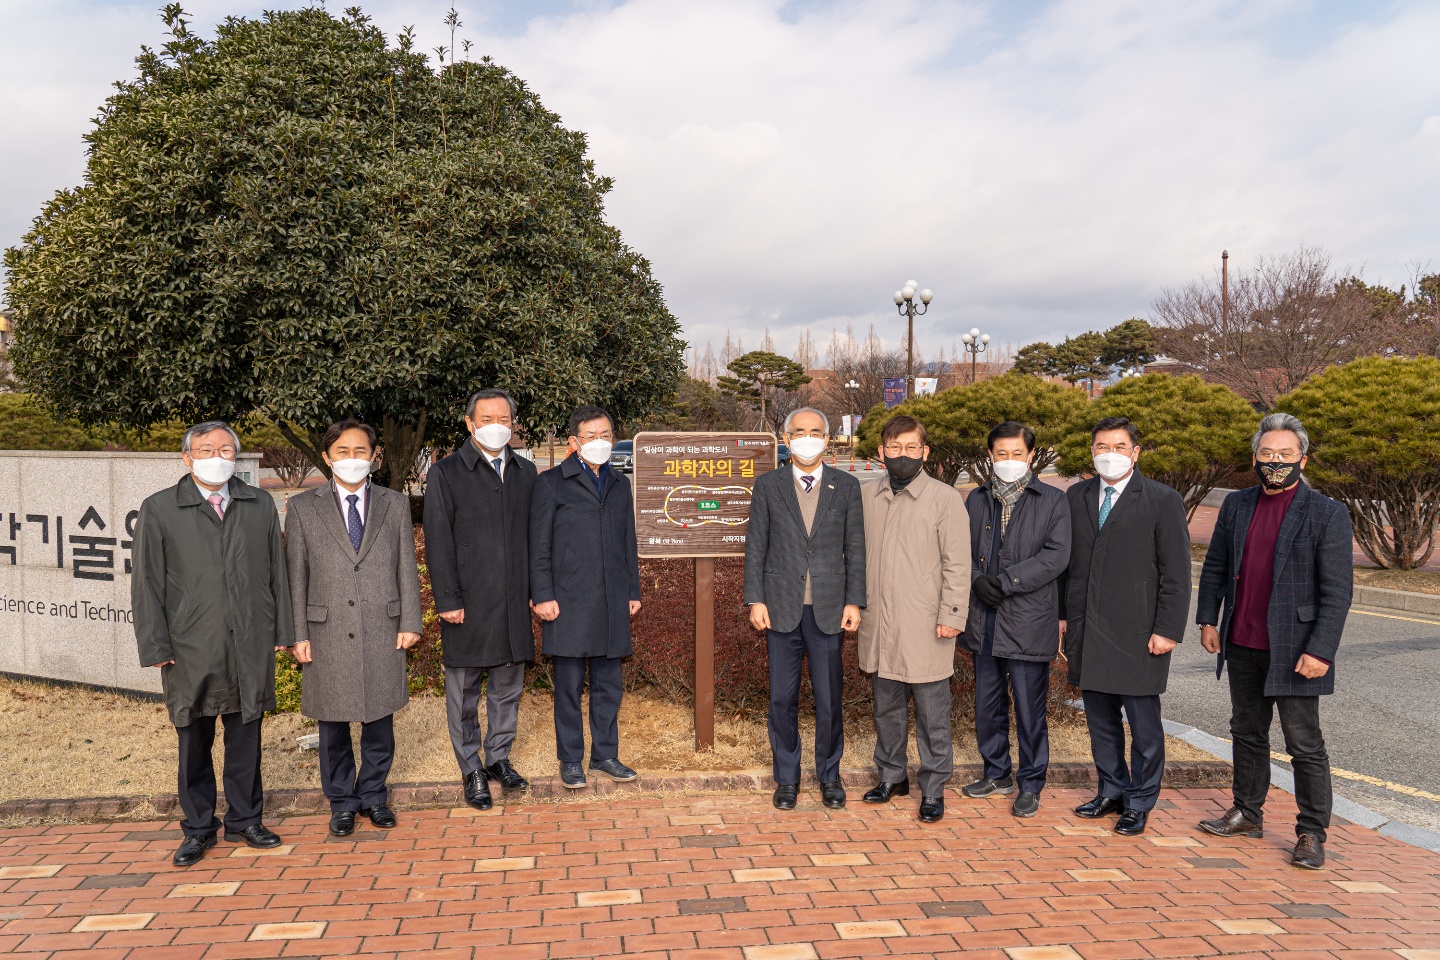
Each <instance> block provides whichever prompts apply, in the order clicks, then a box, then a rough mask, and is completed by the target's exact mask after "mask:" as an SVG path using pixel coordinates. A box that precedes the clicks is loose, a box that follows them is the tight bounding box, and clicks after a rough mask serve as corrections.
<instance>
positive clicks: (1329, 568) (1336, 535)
mask: <svg viewBox="0 0 1440 960" xmlns="http://www.w3.org/2000/svg"><path fill="white" fill-rule="evenodd" d="M1251 449H1252V451H1253V455H1254V456H1253V463H1254V467H1255V471H1256V472H1257V473H1258V474H1259V475H1260V486H1258V487H1250V488H1249V489H1246V490H1237V491H1236V492H1235V493H1232V494H1230V495H1229V496H1228V497H1226V498H1225V502H1224V503H1223V504H1221V506H1220V515H1219V517H1218V518H1217V519H1216V521H1215V534H1214V536H1213V537H1212V538H1211V540H1210V549H1209V550H1207V551H1206V552H1205V565H1204V568H1203V571H1202V572H1201V575H1200V599H1199V603H1198V604H1197V606H1196V613H1195V621H1196V623H1198V624H1200V642H1201V643H1202V644H1204V646H1205V649H1206V650H1208V651H1210V652H1211V653H1215V654H1219V658H1218V660H1217V663H1216V669H1215V675H1216V676H1217V677H1218V676H1219V675H1220V671H1221V670H1223V669H1224V668H1225V665H1226V664H1227V663H1228V664H1229V666H1230V735H1231V738H1232V739H1233V741H1234V744H1235V763H1234V771H1235V773H1234V798H1235V802H1234V805H1233V806H1232V807H1231V808H1230V810H1229V811H1228V812H1227V813H1225V814H1224V815H1223V816H1220V817H1217V818H1215V819H1214V820H1202V821H1201V822H1200V826H1201V828H1203V829H1204V830H1206V831H1207V832H1209V833H1212V834H1215V835H1216V836H1220V837H1260V836H1263V833H1264V822H1265V821H1264V813H1263V808H1264V805H1265V795H1266V793H1267V792H1269V789H1270V723H1271V720H1272V718H1273V717H1274V714H1275V712H1276V711H1277V710H1278V712H1279V714H1280V730H1281V732H1282V733H1283V734H1284V735H1285V749H1286V750H1287V751H1288V752H1289V753H1290V762H1291V765H1292V766H1293V767H1294V769H1295V802H1296V804H1297V805H1298V806H1299V808H1300V815H1299V819H1298V822H1297V824H1296V827H1295V833H1296V836H1297V842H1296V844H1295V850H1294V853H1293V854H1292V855H1291V859H1290V862H1291V863H1292V864H1294V865H1295V866H1297V867H1303V868H1306V869H1310V870H1318V869H1320V868H1321V867H1323V866H1324V865H1325V831H1326V828H1327V827H1329V826H1330V808H1331V786H1330V758H1329V754H1328V753H1327V752H1326V750H1325V738H1324V736H1323V735H1322V734H1321V732H1320V697H1321V696H1323V695H1325V694H1330V693H1334V692H1335V670H1334V667H1333V664H1334V661H1335V653H1336V651H1337V650H1338V649H1339V647H1340V635H1341V634H1342V633H1343V632H1344V630H1345V617H1346V615H1347V614H1348V612H1349V610H1350V595H1351V593H1352V592H1353V589H1354V559H1353V556H1352V554H1351V548H1350V542H1351V538H1352V535H1353V531H1352V529H1351V525H1350V514H1349V511H1347V510H1346V508H1345V506H1344V505H1343V504H1341V503H1339V502H1337V501H1335V500H1331V499H1330V498H1329V497H1326V496H1322V495H1321V494H1318V493H1316V492H1315V491H1314V490H1312V489H1311V488H1310V487H1309V486H1308V485H1307V484H1306V483H1305V482H1304V480H1303V479H1302V477H1301V471H1302V470H1304V468H1305V463H1306V461H1307V460H1308V456H1307V454H1308V453H1309V452H1310V437H1309V435H1308V434H1306V432H1305V428H1304V426H1302V425H1301V423H1300V421H1299V420H1297V419H1296V418H1294V417H1292V416H1290V415H1289V414H1288V413H1272V414H1270V415H1269V416H1268V417H1266V418H1265V419H1264V420H1261V421H1260V429H1259V430H1257V431H1256V432H1255V437H1254V439H1253V440H1252V441H1251ZM1222 605H1223V607H1224V615H1223V617H1222V616H1221V607H1222ZM1217 624H1218V627H1217Z"/></svg>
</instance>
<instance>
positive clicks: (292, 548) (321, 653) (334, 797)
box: [285, 420, 421, 837]
mask: <svg viewBox="0 0 1440 960" xmlns="http://www.w3.org/2000/svg"><path fill="white" fill-rule="evenodd" d="M322 446H323V450H324V453H323V456H324V458H325V462H326V463H327V464H328V465H329V466H330V470H331V473H332V479H331V482H330V483H327V484H325V486H323V487H318V488H316V489H315V490H313V491H309V492H307V493H303V494H299V495H297V496H294V497H291V498H290V506H289V510H288V516H287V518H286V521H285V560H286V565H287V566H288V568H289V570H290V598H291V603H292V605H293V607H292V612H293V616H294V621H295V659H296V660H298V661H299V662H300V664H301V670H302V676H303V679H302V687H301V698H300V711H301V712H302V713H304V714H305V716H307V717H311V718H312V719H314V720H316V721H318V722H319V725H320V784H321V786H322V787H323V788H324V791H325V796H326V798H327V799H329V801H330V833H331V834H333V835H334V836H337V837H344V836H348V835H350V834H351V833H354V832H355V815H356V814H357V813H358V814H360V815H362V816H364V817H367V818H368V819H369V820H370V822H371V823H372V824H374V825H375V826H377V827H380V828H382V829H389V828H390V827H393V826H395V814H394V813H393V812H392V811H391V809H390V807H389V806H388V805H387V803H386V801H387V799H388V791H387V788H386V784H385V781H386V776H387V775H388V774H389V772H390V764H391V762H392V761H393V760H394V757H395V730H394V715H395V713H396V712H397V711H399V710H400V709H401V708H402V707H404V706H405V704H406V703H408V702H409V700H410V692H409V685H408V683H407V681H406V671H405V651H406V650H408V649H410V648H411V647H412V646H414V645H415V643H416V642H417V641H419V639H420V629H421V624H420V579H419V573H418V571H417V569H416V565H415V526H414V524H413V523H412V522H411V520H410V499H409V498H408V497H406V496H405V495H404V494H402V493H399V492H397V491H395V490H389V489H387V488H385V487H380V486H376V485H375V484H372V483H371V482H370V470H371V468H372V467H373V466H374V457H375V453H376V450H375V431H374V429H373V428H371V427H370V426H369V425H367V424H364V423H361V422H359V421H358V420H341V421H340V422H339V423H336V424H333V425H331V427H330V429H329V430H327V431H326V432H325V438H324V440H323V441H322ZM352 723H358V724H360V762H359V765H358V770H357V765H356V762H355V745H354V743H353V741H352V739H351V733H350V724H352Z"/></svg>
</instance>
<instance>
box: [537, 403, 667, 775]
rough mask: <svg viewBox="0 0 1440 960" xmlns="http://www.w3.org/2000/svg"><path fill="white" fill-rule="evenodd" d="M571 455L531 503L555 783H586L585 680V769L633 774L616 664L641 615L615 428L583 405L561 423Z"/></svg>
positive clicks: (629, 507)
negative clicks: (624, 749)
mask: <svg viewBox="0 0 1440 960" xmlns="http://www.w3.org/2000/svg"><path fill="white" fill-rule="evenodd" d="M567 429H568V433H569V437H570V440H569V444H570V456H568V457H566V458H565V460H564V462H563V463H561V464H560V465H559V466H557V467H555V468H553V469H551V470H546V471H545V472H544V473H542V474H540V477H539V479H538V480H537V481H536V483H535V499H534V501H533V503H532V504H531V507H530V595H531V599H532V600H533V601H534V606H535V615H536V616H538V617H539V618H540V619H541V620H542V621H543V625H542V627H541V636H542V641H543V644H544V650H545V653H546V654H547V655H548V656H549V657H550V658H551V662H552V663H553V664H554V667H555V748H556V754H557V757H558V759H559V761H560V782H561V783H562V784H563V785H564V786H565V787H566V788H567V789H571V790H578V789H580V788H582V787H584V786H585V785H586V780H585V768H584V766H582V761H583V760H584V758H585V723H584V720H583V718H582V716H581V713H580V694H581V691H582V690H583V689H584V687H585V683H586V674H587V673H588V674H589V684H590V770H591V771H593V772H595V773H599V774H602V775H603V776H606V777H609V778H610V779H611V780H617V781H627V780H634V779H635V778H636V776H637V774H636V773H635V771H634V770H631V769H630V768H629V767H627V766H625V764H623V763H621V762H620V758H619V750H620V731H619V728H618V726H617V723H616V719H617V717H618V716H619V714H620V695H621V692H622V690H623V687H622V683H621V677H620V662H621V659H622V658H624V657H628V656H629V655H630V652H631V645H630V618H631V617H633V616H635V614H637V613H639V612H640V563H639V560H638V558H637V551H636V544H635V509H634V506H633V501H632V498H631V494H630V481H629V479H628V478H626V477H625V476H624V474H621V473H619V472H618V471H615V470H611V469H610V448H611V446H612V445H613V443H614V440H615V425H614V422H613V421H612V420H611V419H610V415H609V414H608V413H606V412H605V411H604V410H602V409H600V408H599V407H592V406H584V407H581V408H580V409H579V410H576V411H575V412H574V413H572V414H571V415H570V422H569V424H568V425H567Z"/></svg>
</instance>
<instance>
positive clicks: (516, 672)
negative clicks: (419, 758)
mask: <svg viewBox="0 0 1440 960" xmlns="http://www.w3.org/2000/svg"><path fill="white" fill-rule="evenodd" d="M487 674H488V679H487ZM482 686H483V687H484V689H485V728H486V729H485V739H484V741H483V745H484V750H485V762H484V763H483V764H482V763H481V762H480V750H481V745H482V741H481V739H480V713H479V711H480V689H481V687H482ZM524 692H525V664H523V663H506V664H502V665H499V666H494V667H446V668H445V718H446V721H447V722H448V723H449V725H450V746H451V747H453V748H454V750H455V761H456V762H457V763H459V764H460V773H461V774H462V775H468V774H471V773H474V772H475V771H476V770H479V769H481V768H482V767H488V766H492V765H494V764H497V763H499V762H500V761H501V760H505V759H508V758H509V756H510V745H511V744H512V743H514V742H515V731H516V730H517V729H518V728H519V725H520V695H521V694H522V693H524Z"/></svg>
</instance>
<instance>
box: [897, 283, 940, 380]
mask: <svg viewBox="0 0 1440 960" xmlns="http://www.w3.org/2000/svg"><path fill="white" fill-rule="evenodd" d="M919 286H920V284H918V283H916V282H915V281H914V280H906V281H905V286H903V287H901V288H900V289H899V290H896V291H895V296H894V300H895V309H896V310H897V311H899V313H900V316H902V317H905V318H906V319H907V320H908V321H909V325H910V330H909V333H908V334H907V339H906V343H905V399H906V400H909V399H910V398H911V397H913V396H914V395H915V318H916V317H923V316H925V313H926V311H927V310H928V309H929V308H930V301H931V300H934V299H935V294H933V293H931V292H930V291H929V290H918V289H917V288H918V287H919ZM917 300H918V301H919V303H918V304H917V303H916V301H917Z"/></svg>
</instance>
